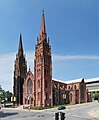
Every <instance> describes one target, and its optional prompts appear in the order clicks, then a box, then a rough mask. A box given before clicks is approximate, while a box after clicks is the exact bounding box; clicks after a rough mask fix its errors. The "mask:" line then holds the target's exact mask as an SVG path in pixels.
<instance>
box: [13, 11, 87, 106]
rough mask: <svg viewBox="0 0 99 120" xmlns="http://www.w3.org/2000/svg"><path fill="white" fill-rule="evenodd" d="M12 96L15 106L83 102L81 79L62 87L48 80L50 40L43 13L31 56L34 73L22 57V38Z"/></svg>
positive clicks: (49, 75)
mask: <svg viewBox="0 0 99 120" xmlns="http://www.w3.org/2000/svg"><path fill="white" fill-rule="evenodd" d="M13 90H14V96H15V97H16V105H25V104H30V105H31V106H52V105H60V104H66V103H70V104H76V103H83V102H87V97H88V94H87V90H86V84H85V82H84V79H82V80H81V82H77V83H70V84H66V83H65V82H61V81H57V80H52V55H51V45H50V40H49V38H47V33H46V26H45V18H44V11H43V13H42V21H41V28H40V36H39V37H37V43H36V46H35V57H34V74H33V73H32V72H31V70H30V68H29V71H28V72H27V62H26V59H25V57H24V51H23V46H22V36H21V35H20V42H19V48H18V54H17V55H16V60H15V66H14V87H13Z"/></svg>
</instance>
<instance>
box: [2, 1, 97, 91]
mask: <svg viewBox="0 0 99 120" xmlns="http://www.w3.org/2000/svg"><path fill="white" fill-rule="evenodd" d="M42 9H44V11H45V22H46V29H47V36H48V37H50V42H51V48H52V56H53V78H57V79H61V80H64V81H66V80H71V79H76V78H81V77H83V78H93V77H99V72H98V71H99V47H98V46H99V0H54V1H53V0H49V1H48V0H46V1H45V0H26V1H25V0H0V84H1V85H2V87H3V88H4V89H5V90H10V91H11V90H12V84H13V82H12V81H13V69H14V60H15V56H16V53H17V50H18V43H19V34H20V33H22V37H23V47H24V51H25V54H26V59H27V62H28V66H31V70H32V71H33V55H34V49H35V44H36V38H37V36H39V33H40V24H41V16H42Z"/></svg>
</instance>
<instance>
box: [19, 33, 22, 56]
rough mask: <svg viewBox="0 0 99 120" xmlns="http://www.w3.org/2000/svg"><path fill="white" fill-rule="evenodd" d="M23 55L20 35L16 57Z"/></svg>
mask: <svg viewBox="0 0 99 120" xmlns="http://www.w3.org/2000/svg"><path fill="white" fill-rule="evenodd" d="M21 55H23V45H22V35H21V34H20V41H19V48H18V56H21Z"/></svg>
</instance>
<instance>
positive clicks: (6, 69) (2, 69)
mask: <svg viewBox="0 0 99 120" xmlns="http://www.w3.org/2000/svg"><path fill="white" fill-rule="evenodd" d="M25 55H26V60H27V67H28V68H29V66H30V68H31V71H32V72H33V69H34V51H33V52H31V51H29V52H26V53H25ZM52 58H53V63H54V64H52V65H53V77H57V78H60V76H61V79H62V77H64V78H66V76H64V75H65V74H66V73H67V72H68V71H69V69H70V72H71V70H73V69H77V66H78V67H80V68H81V67H82V66H80V65H79V64H78V60H86V61H89V60H93V61H94V60H99V56H83V55H79V56H78V55H75V56H71V55H68V56H61V55H52ZM15 59H16V53H7V54H3V55H0V85H2V87H3V89H5V90H9V91H13V89H12V88H13V75H14V61H15ZM67 60H68V62H67ZM70 60H72V61H77V62H71V61H70ZM62 61H63V62H62ZM93 61H92V62H93ZM57 62H58V64H57ZM88 63H89V62H88ZM84 64H85V63H84ZM81 65H82V64H81ZM74 66H76V68H75V67H74ZM83 66H86V67H87V68H88V65H87V63H86V65H83ZM90 66H92V63H91V65H89V67H90ZM94 66H95V67H96V66H98V65H97V63H96V62H93V66H92V68H94ZM60 70H62V71H63V72H62V73H60ZM66 70H67V71H66ZM90 70H92V69H90ZM84 71H85V69H84ZM87 71H88V69H87ZM92 72H93V71H92ZM63 73H64V74H63ZM72 73H73V72H72ZM80 73H81V72H80ZM68 74H70V75H71V73H68ZM77 74H78V73H77Z"/></svg>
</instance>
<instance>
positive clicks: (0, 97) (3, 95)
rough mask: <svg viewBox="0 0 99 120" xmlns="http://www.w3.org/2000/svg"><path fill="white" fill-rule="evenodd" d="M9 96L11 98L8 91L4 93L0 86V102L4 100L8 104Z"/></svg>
mask: <svg viewBox="0 0 99 120" xmlns="http://www.w3.org/2000/svg"><path fill="white" fill-rule="evenodd" d="M11 96H12V93H11V92H9V91H4V90H3V89H2V87H1V85H0V102H2V101H5V100H6V101H8V102H10V101H11Z"/></svg>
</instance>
